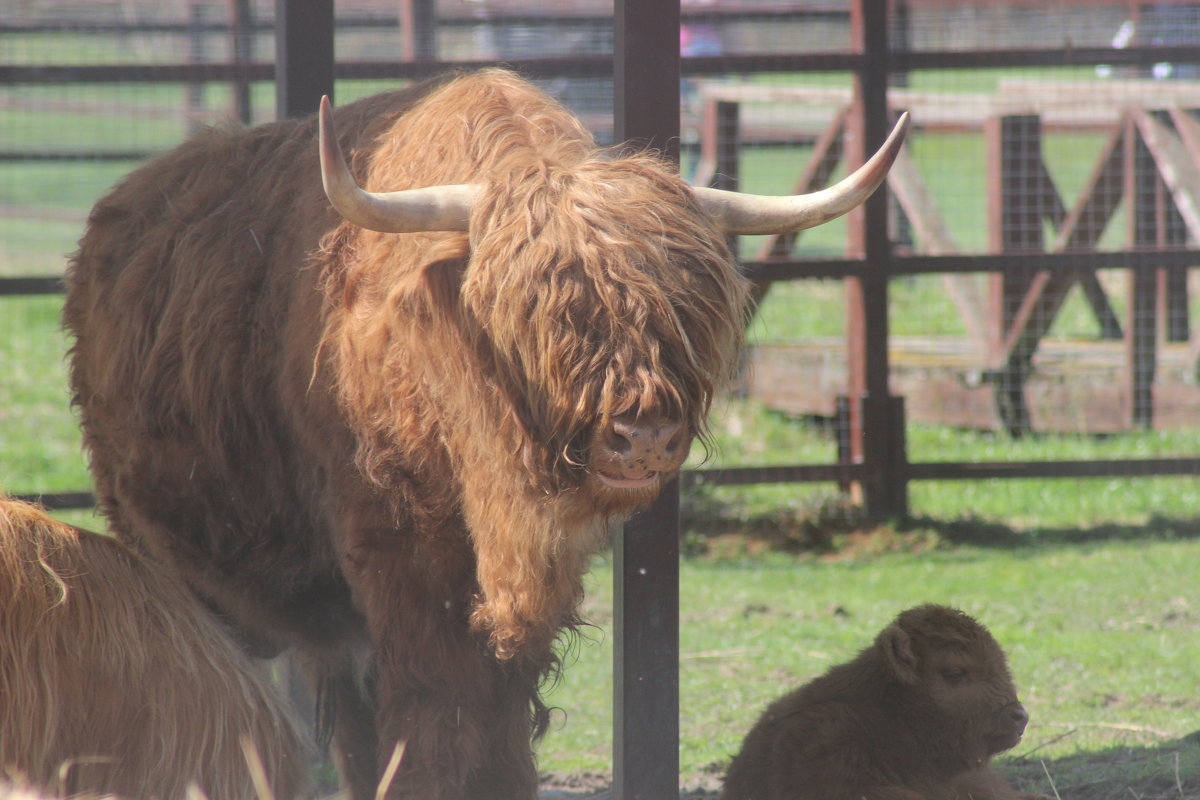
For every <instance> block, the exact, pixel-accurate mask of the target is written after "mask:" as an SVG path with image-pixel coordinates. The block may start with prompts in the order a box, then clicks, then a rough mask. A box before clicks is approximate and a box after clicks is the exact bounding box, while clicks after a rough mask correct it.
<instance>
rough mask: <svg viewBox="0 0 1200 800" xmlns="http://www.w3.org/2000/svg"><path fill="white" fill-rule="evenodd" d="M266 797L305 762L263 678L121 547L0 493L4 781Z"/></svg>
mask: <svg viewBox="0 0 1200 800" xmlns="http://www.w3.org/2000/svg"><path fill="white" fill-rule="evenodd" d="M243 735H245V736H248V737H249V740H250V741H251V742H252V743H253V744H254V746H255V748H256V749H257V751H258V753H259V755H260V757H261V758H262V760H263V762H264V765H265V767H266V771H267V775H268V776H269V779H270V782H271V785H272V786H273V787H274V789H275V793H276V796H277V797H279V798H281V800H284V799H285V798H286V799H290V798H294V797H297V796H298V795H299V794H300V793H301V792H302V791H303V789H304V788H305V785H306V774H307V770H308V760H307V758H306V756H307V755H308V753H307V752H306V750H305V748H304V747H303V746H302V740H301V738H300V737H299V735H298V734H297V732H296V729H295V728H294V727H293V726H292V723H291V720H290V718H289V716H288V713H287V712H286V707H285V706H284V704H283V703H282V701H281V700H280V699H278V698H277V697H276V696H275V694H274V692H273V689H272V687H271V686H270V684H269V683H268V682H267V681H266V680H265V679H264V678H263V677H262V676H260V675H259V674H258V672H256V670H255V669H254V668H253V667H252V665H251V664H250V663H249V662H248V661H247V659H246V657H245V656H244V655H243V654H242V653H241V652H240V651H239V650H238V648H237V647H236V645H234V643H233V642H231V641H229V639H228V637H227V636H226V635H225V633H224V632H223V631H222V630H220V629H219V627H218V625H217V624H216V623H215V622H214V621H213V619H212V618H211V615H209V614H208V613H207V612H206V611H204V610H203V609H202V608H200V607H199V605H198V604H197V603H196V601H195V599H194V598H193V597H192V596H191V595H190V593H189V592H187V591H186V590H185V589H184V587H182V586H180V585H179V584H178V583H177V582H176V581H175V580H174V579H173V578H171V577H170V576H167V575H163V574H160V572H159V571H157V570H154V569H152V568H150V567H149V566H148V565H147V564H145V563H144V562H143V561H142V560H141V559H139V558H137V557H136V556H134V554H133V553H131V552H130V551H129V550H128V549H126V548H125V547H124V546H122V545H121V544H120V543H118V542H116V541H114V540H112V539H108V538H106V537H102V536H97V535H96V534H93V533H88V532H87V531H82V530H79V529H77V528H72V527H70V526H68V525H64V524H62V523H60V522H57V521H55V520H53V519H51V518H50V517H48V516H46V515H45V514H43V513H42V512H41V511H39V510H38V509H36V508H34V507H33V506H30V505H27V504H24V503H18V502H14V501H9V500H6V499H4V498H3V497H0V779H3V778H5V777H6V776H7V777H9V778H18V779H23V780H27V781H28V782H29V785H30V786H31V787H34V788H36V789H38V790H40V791H45V792H48V793H51V794H55V795H62V796H65V795H74V794H79V793H88V794H103V793H115V794H119V795H123V796H125V797H129V798H159V800H182V798H183V797H184V796H185V794H186V792H187V790H188V786H189V785H190V784H195V785H196V786H197V787H199V788H200V789H201V790H202V791H203V792H204V793H206V794H207V795H208V796H209V797H212V798H214V800H215V798H222V800H225V799H226V798H228V799H229V800H237V798H244V799H245V800H251V798H257V797H258V795H257V794H256V792H255V789H254V784H253V782H252V778H251V775H250V772H249V770H248V769H247V766H246V758H245V755H244V753H243V750H242V745H241V737H242V736H243Z"/></svg>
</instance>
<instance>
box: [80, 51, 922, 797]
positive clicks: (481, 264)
mask: <svg viewBox="0 0 1200 800" xmlns="http://www.w3.org/2000/svg"><path fill="white" fill-rule="evenodd" d="M335 120H336V123H337V128H338V133H335V132H334V131H333V123H334V121H335ZM319 122H320V124H318V119H313V118H310V119H304V120H298V121H285V122H279V123H275V124H270V125H265V126H262V127H258V128H254V129H252V130H249V131H241V130H236V131H234V130H224V129H223V130H209V131H205V132H202V133H200V134H199V135H198V136H196V137H194V138H193V139H191V140H190V141H188V142H186V143H184V144H183V145H181V146H180V147H178V148H176V149H175V150H174V151H172V152H170V153H168V154H166V155H164V156H162V157H160V158H158V159H156V160H155V161H153V162H151V163H149V164H148V165H146V166H145V167H143V168H141V169H139V170H137V171H135V172H134V173H133V174H131V175H130V176H129V177H128V178H126V179H125V180H124V181H123V182H122V183H121V184H119V185H118V186H117V187H116V188H115V189H114V190H113V191H112V192H111V193H110V194H109V195H108V196H107V197H105V198H104V199H102V200H101V201H100V202H99V203H98V204H97V206H96V207H95V209H94V210H93V211H92V214H91V216H90V219H89V223H88V230H87V232H86V234H85V236H84V238H83V239H82V241H81V243H80V249H79V252H78V254H77V255H76V256H75V257H74V259H73V263H72V265H71V267H70V270H69V274H68V288H69V294H68V297H67V302H66V307H65V312H64V315H65V317H64V318H65V322H66V324H67V326H68V328H69V329H70V331H71V333H73V334H74V337H75V342H74V346H73V359H72V366H71V379H72V386H73V391H74V398H75V402H76V404H77V406H78V408H79V410H80V413H81V416H82V424H83V429H84V438H85V443H86V446H87V447H88V448H89V449H90V451H91V460H92V471H93V474H94V477H95V481H96V487H97V492H98V495H99V498H100V502H101V508H102V509H103V511H104V512H105V513H106V514H107V516H108V517H109V519H110V520H111V524H112V526H113V528H114V530H116V531H117V532H118V534H119V535H120V536H121V537H122V538H123V539H124V540H125V541H127V542H129V543H130V544H131V545H132V546H133V547H135V548H136V549H137V550H139V551H141V552H143V553H145V554H146V555H148V556H150V557H152V558H154V559H157V560H158V561H160V562H162V563H164V564H166V565H168V566H169V567H170V568H171V569H172V570H174V571H175V572H176V573H178V574H179V575H180V576H182V578H183V579H184V580H185V581H187V583H188V584H189V585H190V586H191V587H192V588H193V590H194V591H195V592H196V593H197V594H198V595H199V596H200V597H202V598H203V599H204V600H205V601H206V602H207V603H208V604H209V605H210V606H211V607H213V608H214V609H216V610H217V611H218V612H219V613H220V614H221V615H223V616H224V617H225V618H226V619H228V620H229V621H231V623H232V624H234V625H236V626H237V628H238V629H239V631H240V636H241V638H242V640H243V641H244V642H245V644H246V646H247V647H249V648H250V649H251V650H252V651H253V652H257V653H261V654H269V653H274V652H277V651H278V650H280V649H281V648H283V647H286V646H294V647H295V648H297V649H298V651H299V653H300V656H301V658H302V659H303V660H304V661H305V662H306V664H307V667H308V669H309V672H310V674H311V676H312V678H313V680H314V682H315V684H316V690H317V694H318V706H319V707H318V714H319V717H320V719H321V720H322V721H323V725H324V726H325V728H326V729H327V730H329V731H330V733H331V735H332V736H333V740H334V745H335V756H336V757H337V760H338V763H339V768H340V770H341V772H342V775H343V778H344V779H345V780H346V781H347V782H348V784H349V785H350V786H351V787H352V789H353V792H354V796H355V798H357V799H358V800H363V799H364V798H369V797H371V796H372V792H373V788H374V786H375V783H376V781H377V779H378V777H379V773H380V770H381V769H382V764H383V763H384V762H385V761H386V760H387V758H388V756H389V755H390V754H391V753H392V751H393V748H394V746H395V744H396V743H397V742H398V741H404V742H406V745H407V749H406V751H405V757H404V760H403V763H402V764H401V767H400V770H399V773H398V774H397V775H396V779H395V782H394V784H393V786H394V790H393V792H394V794H397V795H399V794H410V795H411V796H413V797H420V798H422V800H445V799H446V798H463V797H470V798H476V799H478V798H489V797H496V798H505V800H513V799H514V798H530V797H532V796H533V795H534V793H535V792H536V787H537V772H536V769H535V766H534V759H533V753H532V746H533V741H534V740H536V738H537V736H538V735H540V734H541V733H542V732H543V731H544V729H545V727H546V724H547V717H548V711H547V709H546V707H545V705H544V704H543V702H542V701H541V699H540V698H539V693H538V690H539V689H538V687H539V684H540V683H541V682H542V681H543V680H545V679H546V678H547V677H548V676H551V675H552V674H553V672H554V670H555V669H556V668H557V666H558V663H557V659H556V655H555V650H554V646H555V640H556V637H557V636H558V635H559V634H560V632H563V631H570V630H572V629H573V628H574V627H575V626H576V625H577V623H578V620H577V608H578V603H579V601H580V596H581V592H582V586H581V578H582V575H583V573H584V572H585V570H586V568H587V566H588V561H589V558H590V557H591V556H592V555H593V554H594V553H595V552H596V550H597V549H598V548H599V547H600V546H601V545H602V543H603V541H604V538H605V534H606V530H607V529H608V524H609V522H610V521H611V520H614V519H620V518H623V517H625V516H627V515H628V514H630V513H631V512H632V511H634V510H636V509H638V508H640V507H643V506H645V505H646V504H648V503H649V502H650V501H651V500H652V499H653V498H654V497H655V496H656V495H657V493H658V491H659V488H660V487H661V486H662V485H663V484H664V482H665V481H667V480H668V479H670V478H671V476H672V475H673V474H674V473H675V472H676V471H677V470H678V468H679V466H680V464H682V463H683V460H684V459H685V457H686V456H687V454H688V451H689V447H690V445H691V443H692V441H693V439H694V438H696V437H697V436H701V437H702V436H703V435H704V419H705V415H706V412H707V410H708V408H709V405H710V403H711V401H712V398H713V395H714V392H716V391H717V389H718V387H719V386H720V385H721V382H722V381H723V380H724V379H725V378H726V377H727V376H728V374H729V373H730V372H731V370H732V368H733V366H734V365H735V364H736V359H737V353H738V349H739V346H740V342H741V334H742V326H743V324H744V322H745V319H746V304H747V300H746V297H747V292H746V284H745V281H744V280H743V278H742V277H741V276H740V275H739V272H738V269H737V266H736V264H735V262H734V259H733V256H732V254H731V253H730V251H729V249H728V247H727V245H726V232H727V231H734V232H764V231H767V230H776V229H778V230H782V229H789V230H790V229H799V228H803V227H808V226H811V225H815V224H819V223H820V222H823V221H825V220H826V219H829V218H831V217H833V216H836V215H838V214H841V213H844V212H845V211H847V210H849V209H850V208H852V207H853V206H855V205H856V204H858V203H859V202H861V201H862V200H863V199H864V198H865V197H866V196H867V195H868V194H869V193H870V192H871V191H873V190H874V188H875V187H876V186H877V185H878V184H879V182H880V181H881V180H882V179H883V177H884V174H885V173H886V170H887V168H888V166H889V165H890V163H891V159H892V158H894V156H895V153H896V150H897V149H898V147H899V141H900V134H899V133H896V134H894V135H893V137H892V138H891V139H890V140H889V143H888V145H887V146H885V148H883V149H882V150H881V152H880V154H878V155H877V156H875V157H874V158H873V159H872V160H871V161H869V162H868V163H867V164H866V165H864V167H863V168H862V169H860V170H859V171H858V172H856V173H855V174H853V175H851V176H850V177H848V178H847V179H845V181H843V182H842V183H841V184H838V185H837V186H835V187H831V188H830V189H827V190H824V191H823V192H820V193H816V194H815V195H807V196H801V197H798V198H750V197H746V196H742V195H735V194H731V193H725V192H716V191H712V190H695V191H693V190H691V189H690V188H689V187H688V186H687V185H686V184H684V183H683V182H682V181H681V180H679V178H678V177H677V176H675V175H674V174H672V172H671V171H670V169H669V168H668V167H667V166H666V165H664V164H663V163H661V162H660V161H659V160H657V159H655V158H653V157H651V156H649V155H644V154H632V155H630V154H622V153H621V152H618V151H605V150H600V149H598V148H597V147H596V146H595V144H594V142H593V140H592V138H591V136H590V135H589V134H588V133H587V132H586V130H585V129H584V128H583V127H582V126H581V125H580V123H579V122H578V121H577V120H576V119H575V118H574V117H573V116H571V115H570V114H569V113H568V112H566V111H565V110H564V109H563V108H562V107H560V106H559V105H557V104H556V103H554V102H553V101H552V100H550V99H549V98H548V97H546V96H545V95H544V94H543V93H541V92H540V91H539V90H537V89H535V88H534V87H532V86H531V85H529V84H527V83H525V82H524V81H522V80H520V79H519V78H517V77H515V76H514V75H512V74H510V73H507V72H504V71H500V70H485V71H482V72H478V73H474V74H468V75H461V76H454V77H450V78H443V79H437V80H434V81H432V82H429V83H426V84H423V85H420V86H417V87H414V88H410V89H408V90H404V91H399V92H393V93H387V94H382V95H377V96H373V97H368V98H366V99H363V100H360V101H357V102H355V103H352V104H350V105H347V106H345V107H343V108H341V109H339V110H338V111H337V112H336V114H334V113H333V112H331V111H330V110H329V108H328V105H327V104H326V105H325V106H324V107H323V109H322V114H321V115H320V120H319ZM319 129H320V130H319ZM319 132H320V137H319V136H318V134H319ZM318 138H320V139H321V146H320V148H318ZM342 148H346V149H348V150H349V153H350V159H351V167H350V168H348V167H347V166H346V164H345V162H344V161H343V160H342V156H341V153H342ZM318 151H319V154H320V159H319V160H318ZM319 161H320V163H319ZM322 166H323V167H324V169H323V171H322ZM351 170H352V172H351ZM322 181H324V184H325V187H326V190H327V195H328V199H327V195H326V193H323V192H322V188H321V184H322ZM360 185H364V186H366V187H367V189H369V190H370V191H364V190H363V189H360V188H359V186H360ZM402 190H403V191H402ZM331 203H332V207H331Z"/></svg>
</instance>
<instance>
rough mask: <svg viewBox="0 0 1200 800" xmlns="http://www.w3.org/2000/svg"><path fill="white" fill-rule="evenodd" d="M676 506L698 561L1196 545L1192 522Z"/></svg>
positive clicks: (836, 499) (826, 500) (837, 505)
mask: <svg viewBox="0 0 1200 800" xmlns="http://www.w3.org/2000/svg"><path fill="white" fill-rule="evenodd" d="M681 500H682V502H681V515H680V521H681V525H682V529H683V533H684V552H685V553H687V554H688V555H693V556H702V557H703V556H711V557H717V558H722V557H743V556H754V555H756V554H761V553H764V552H771V551H774V552H783V553H791V554H793V555H798V556H799V555H818V556H831V557H836V556H838V555H843V556H855V555H857V556H871V555H879V554H882V553H887V552H920V551H925V550H930V549H934V548H937V547H944V546H947V545H950V546H954V545H964V546H971V547H980V548H993V549H1006V550H1026V549H1028V550H1032V549H1045V548H1047V547H1056V546H1073V545H1082V544H1091V543H1104V542H1135V541H1185V540H1195V539H1200V517H1192V518H1187V519H1179V518H1170V517H1152V518H1151V519H1149V520H1148V521H1146V522H1144V523H1140V524H1136V525H1133V524H1119V523H1105V524H1101V525H1093V526H1090V527H1076V528H1064V527H1040V528H1024V529H1018V528H1013V527H1011V526H1009V525H1006V524H1004V523H1001V522H995V521H992V520H986V519H975V518H967V519H955V520H946V519H937V518H933V517H908V518H903V519H898V520H890V521H884V522H878V521H873V520H869V519H866V518H865V517H864V516H863V513H862V509H861V507H859V506H856V505H854V504H853V503H850V502H849V501H848V500H847V499H846V498H845V497H843V496H842V495H837V494H835V495H828V496H816V497H814V498H813V499H811V500H810V501H809V502H807V503H806V504H804V505H800V506H787V507H779V508H774V509H771V510H769V511H766V512H759V513H753V514H747V513H746V511H745V509H742V508H739V507H738V506H737V505H736V504H730V503H727V502H723V501H722V500H721V499H718V498H717V497H716V496H715V495H713V494H712V493H711V492H705V491H696V490H693V491H691V492H689V493H687V494H685V495H684V496H683V498H681Z"/></svg>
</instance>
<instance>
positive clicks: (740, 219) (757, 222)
mask: <svg viewBox="0 0 1200 800" xmlns="http://www.w3.org/2000/svg"><path fill="white" fill-rule="evenodd" d="M907 129H908V112H907V111H905V112H904V113H903V114H902V115H900V119H899V120H898V121H897V122H896V127H895V128H893V129H892V132H891V134H890V135H889V136H888V138H887V141H885V142H884V143H883V147H880V148H879V151H878V152H876V153H875V155H873V156H871V159H870V160H869V161H867V163H866V164H863V165H862V166H861V167H859V168H858V169H857V170H855V171H854V173H853V174H851V175H848V176H846V177H845V178H843V179H842V180H841V181H840V182H838V183H836V184H834V185H833V186H830V187H829V188H828V189H822V190H820V191H818V192H812V193H811V194H800V195H789V196H783V197H770V196H764V195H755V194H742V193H740V192H725V191H721V190H720V189H706V188H703V187H700V188H696V189H693V190H692V191H693V192H694V193H695V196H696V199H697V200H699V201H700V204H701V205H702V206H704V208H705V210H707V211H708V213H710V214H712V215H713V216H714V217H715V218H716V219H717V223H718V224H719V225H720V226H721V229H722V230H724V231H725V232H726V233H745V234H754V233H791V232H793V231H801V230H804V229H805V228H812V227H815V226H817V225H820V224H821V223H823V222H828V221H829V220H831V219H836V218H837V217H840V216H841V215H842V214H845V213H846V212H847V211H849V210H851V209H852V208H854V207H855V206H857V205H858V204H859V203H861V202H862V201H864V200H866V199H867V198H868V197H870V196H871V193H872V192H874V191H875V190H876V189H877V188H879V184H881V183H883V180H884V178H886V177H887V173H888V170H889V169H891V167H892V162H893V161H895V160H896V155H897V154H898V153H899V152H900V145H901V144H903V143H904V132H905V131H906V130H907Z"/></svg>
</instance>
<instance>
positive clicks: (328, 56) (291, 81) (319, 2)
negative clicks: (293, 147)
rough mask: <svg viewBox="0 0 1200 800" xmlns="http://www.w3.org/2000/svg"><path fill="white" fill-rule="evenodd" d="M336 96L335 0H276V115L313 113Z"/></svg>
mask: <svg viewBox="0 0 1200 800" xmlns="http://www.w3.org/2000/svg"><path fill="white" fill-rule="evenodd" d="M323 94H327V95H329V96H330V97H333V0H275V115H276V116H277V117H278V118H279V119H284V118H286V117H302V116H305V115H307V114H312V113H314V112H316V110H317V109H318V108H319V107H320V105H321V95H323Z"/></svg>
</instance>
